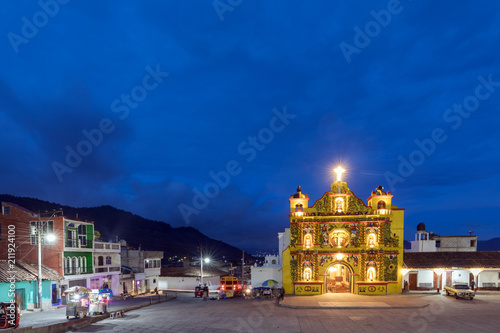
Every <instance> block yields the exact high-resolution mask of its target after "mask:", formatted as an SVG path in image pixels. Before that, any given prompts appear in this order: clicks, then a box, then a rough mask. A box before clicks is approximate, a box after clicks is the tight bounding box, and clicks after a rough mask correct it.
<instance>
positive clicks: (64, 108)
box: [0, 0, 500, 248]
mask: <svg viewBox="0 0 500 333" xmlns="http://www.w3.org/2000/svg"><path fill="white" fill-rule="evenodd" d="M499 16H500V5H499V4H497V3H496V2H490V1H474V2H472V1H470V2H460V3H457V2H456V1H441V2H439V3H436V2H434V1H416V0H413V1H409V0H402V1H400V2H398V1H342V2H334V1H310V2H307V3H301V4H291V3H290V2H288V1H258V0H254V1H250V0H243V1H240V0H232V1H229V0H220V1H218V0H216V1H148V2H146V3H145V4H144V3H141V2H139V1H119V2H118V1H107V2H105V1H104V2H103V1H77V0H72V1H68V0H59V1H56V0H41V1H39V2H32V1H11V2H8V3H4V4H3V8H2V11H1V13H0V32H1V34H2V36H3V37H2V39H1V48H0V50H1V51H0V52H1V56H2V60H3V61H2V71H1V72H0V138H1V140H2V142H3V145H2V148H3V151H2V152H3V153H2V156H3V158H2V163H0V177H1V178H0V184H1V191H0V192H2V193H8V194H13V195H19V196H30V197H37V198H40V199H44V200H48V201H52V202H58V203H62V204H66V205H72V206H76V207H83V206H96V205H104V204H109V205H112V206H115V207H118V208H121V209H125V210H128V211H131V212H133V213H136V214H139V215H142V216H144V217H147V218H151V219H155V220H160V221H165V222H168V223H170V224H171V225H172V226H187V225H189V226H193V227H195V228H198V229H199V230H200V231H202V232H203V233H205V234H206V235H208V236H210V237H212V238H215V239H220V240H223V241H226V242H228V243H230V244H232V245H235V246H238V247H240V248H275V247H277V232H280V231H282V230H283V229H284V228H285V227H287V226H288V225H289V221H288V218H287V215H288V198H289V196H290V194H292V193H295V189H296V188H297V185H299V184H300V185H301V186H302V188H303V191H304V193H307V194H309V196H310V198H311V203H313V202H314V201H315V200H317V199H319V198H320V197H321V195H322V194H323V193H324V192H326V191H327V190H328V189H329V187H330V184H331V182H332V180H333V174H332V171H331V170H332V168H333V167H335V166H336V165H337V164H339V163H341V164H342V165H343V166H344V168H345V169H346V170H347V172H346V173H345V176H344V178H345V180H346V181H347V183H348V186H349V187H350V188H351V189H352V190H353V191H354V193H355V194H356V195H357V196H358V197H360V198H362V199H366V198H368V196H369V195H370V193H371V191H372V190H373V189H375V188H376V187H377V186H379V185H382V186H384V187H385V188H386V189H389V190H391V191H392V193H393V195H394V198H393V203H394V204H396V205H398V206H399V207H401V208H406V211H405V230H406V231H405V238H406V239H411V238H412V237H413V234H414V232H415V230H416V225H417V224H418V223H419V222H424V223H425V224H426V226H427V230H429V231H434V232H436V233H438V234H443V235H465V234H467V232H468V231H469V230H473V232H474V234H477V235H478V236H479V239H482V240H486V239H490V238H492V237H500V233H499V232H498V231H497V225H498V218H497V217H496V215H495V214H494V213H496V212H497V210H498V208H499V206H500V205H499V202H500V200H499V199H500V198H499V194H498V191H497V189H498V188H499V187H500V175H499V172H498V164H499V160H500V151H499V149H500V148H499V147H500V145H499V144H500V135H499V134H498V128H497V127H498V124H499V123H500V115H499V107H498V105H499V101H500V66H499V63H498V59H499V55H500V54H499V53H500V51H499V49H498V46H497V45H498V44H499V42H500V30H499V28H498V22H499V21H500V17H499ZM214 175H218V176H215V177H216V178H217V177H218V178H217V179H218V182H216V181H215V180H214ZM198 191H200V192H201V193H204V194H203V196H204V199H200V195H197V194H196V193H198Z"/></svg>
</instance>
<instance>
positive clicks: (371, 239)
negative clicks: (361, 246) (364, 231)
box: [368, 234, 377, 247]
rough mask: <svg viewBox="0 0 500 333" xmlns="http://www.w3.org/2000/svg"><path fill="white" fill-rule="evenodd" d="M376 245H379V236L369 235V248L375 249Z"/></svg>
mask: <svg viewBox="0 0 500 333" xmlns="http://www.w3.org/2000/svg"><path fill="white" fill-rule="evenodd" d="M376 243H377V236H375V234H369V235H368V246H370V247H375V245H376Z"/></svg>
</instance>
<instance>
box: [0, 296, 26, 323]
mask: <svg viewBox="0 0 500 333" xmlns="http://www.w3.org/2000/svg"><path fill="white" fill-rule="evenodd" d="M19 318H21V312H20V311H19V307H18V306H17V304H16V303H10V302H5V303H3V302H1V303H0V329H1V328H16V327H18V326H19Z"/></svg>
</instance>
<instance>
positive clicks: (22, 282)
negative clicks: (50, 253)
mask: <svg viewBox="0 0 500 333" xmlns="http://www.w3.org/2000/svg"><path fill="white" fill-rule="evenodd" d="M60 279H62V276H60V275H59V274H58V273H57V272H56V271H55V270H53V269H51V268H49V267H47V266H45V265H42V308H44V309H47V308H48V307H50V306H51V304H52V303H56V302H55V300H56V299H54V297H56V295H54V291H53V290H52V289H51V286H52V284H53V283H57V282H58V281H59V280H60ZM11 299H14V301H15V302H16V303H17V304H18V305H19V308H20V309H21V310H26V309H35V308H37V307H38V265H35V264H28V263H26V262H24V261H22V260H16V263H15V265H13V266H12V261H9V260H0V302H10V301H11Z"/></svg>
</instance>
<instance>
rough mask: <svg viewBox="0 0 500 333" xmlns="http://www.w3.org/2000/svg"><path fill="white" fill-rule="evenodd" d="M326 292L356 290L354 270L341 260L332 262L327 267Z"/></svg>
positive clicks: (350, 291)
mask: <svg viewBox="0 0 500 333" xmlns="http://www.w3.org/2000/svg"><path fill="white" fill-rule="evenodd" d="M324 275H325V282H324V283H325V288H324V290H326V293H352V292H353V290H354V287H353V286H354V271H353V269H352V267H351V266H350V265H348V264H346V263H343V262H341V261H336V262H333V263H331V264H330V265H329V266H328V267H326V268H325V274H324Z"/></svg>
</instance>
